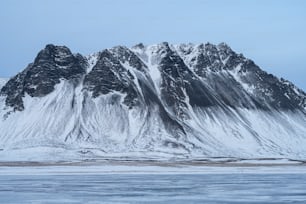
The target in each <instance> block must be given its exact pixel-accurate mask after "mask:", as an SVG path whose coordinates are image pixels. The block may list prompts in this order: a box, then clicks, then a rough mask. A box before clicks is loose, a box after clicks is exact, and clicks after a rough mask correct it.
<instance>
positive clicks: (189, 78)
mask: <svg viewBox="0 0 306 204" xmlns="http://www.w3.org/2000/svg"><path fill="white" fill-rule="evenodd" d="M0 87H1V82H0ZM0 117H1V120H0V129H1V131H2V132H1V135H0V148H3V149H10V148H29V147H41V146H48V147H50V146H51V147H52V148H53V147H57V148H58V147H61V148H69V149H75V150H78V149H86V151H87V150H88V149H98V150H99V151H102V152H104V153H103V154H108V153H116V152H117V153H130V152H139V151H141V152H145V153H148V154H149V153H150V154H158V153H163V154H170V155H176V156H178V155H180V156H188V157H189V156H195V155H197V156H203V155H204V156H238V157H240V156H244V157H253V156H254V157H262V156H271V155H272V156H282V155H287V156H293V157H299V156H301V155H302V156H304V155H305V156H306V150H305V149H304V146H305V145H306V138H305V137H306V136H305V135H306V127H305V122H306V94H305V93H304V92H303V91H302V90H301V89H298V88H297V87H296V86H294V85H293V84H292V83H290V82H288V81H286V80H284V79H278V78H277V77H275V76H273V75H271V74H268V73H267V72H265V71H263V70H262V69H261V68H260V67H258V66H257V65H256V64H255V63H254V62H253V61H252V60H250V59H247V58H246V57H244V56H243V55H242V54H238V53H236V52H235V51H233V50H232V49H231V48H230V47H229V46H228V45H227V44H226V43H220V44H218V45H214V44H211V43H205V44H191V43H188V44H177V45H173V44H169V43H167V42H162V43H159V44H154V45H143V44H142V43H140V44H138V45H135V46H133V47H131V48H128V47H125V46H115V47H113V48H109V49H105V50H102V51H100V52H97V53H94V54H91V55H89V56H82V55H80V54H73V53H72V52H71V51H70V50H69V48H67V47H65V46H55V45H51V44H50V45H47V46H46V47H45V48H44V49H43V50H41V51H40V52H39V53H38V55H37V57H36V58H35V60H34V62H33V63H31V64H29V65H28V67H27V68H26V69H24V70H23V71H22V72H20V73H18V74H17V75H16V76H14V77H12V78H11V79H10V80H8V81H7V82H6V83H5V85H3V87H2V88H1V91H0ZM297 144H298V145H297ZM88 151H89V152H91V153H92V154H94V153H93V152H92V151H91V150H88ZM77 154H78V153H77Z"/></svg>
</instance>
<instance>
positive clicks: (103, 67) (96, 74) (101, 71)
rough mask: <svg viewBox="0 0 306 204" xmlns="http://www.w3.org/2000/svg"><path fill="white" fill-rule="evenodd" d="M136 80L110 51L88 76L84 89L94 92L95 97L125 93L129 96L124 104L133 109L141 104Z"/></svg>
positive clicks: (102, 55)
mask: <svg viewBox="0 0 306 204" xmlns="http://www.w3.org/2000/svg"><path fill="white" fill-rule="evenodd" d="M134 79H135V78H134V76H133V75H132V74H131V72H130V71H129V70H127V69H125V68H124V67H123V66H122V65H121V63H120V62H119V60H118V59H117V58H116V57H115V56H114V55H113V54H112V53H111V52H110V51H109V50H104V51H103V52H101V53H100V55H99V58H98V61H97V63H96V65H95V66H94V67H93V69H92V71H91V72H89V73H88V74H87V75H86V77H85V80H84V87H85V88H86V89H88V90H90V91H92V95H93V97H98V96H99V95H101V94H104V95H105V94H108V93H111V92H114V91H118V92H121V93H125V94H127V96H126V97H125V98H124V103H125V104H126V105H127V106H129V107H132V106H134V105H135V104H137V103H138V102H139V101H138V98H137V95H138V91H137V89H136V85H135V83H134Z"/></svg>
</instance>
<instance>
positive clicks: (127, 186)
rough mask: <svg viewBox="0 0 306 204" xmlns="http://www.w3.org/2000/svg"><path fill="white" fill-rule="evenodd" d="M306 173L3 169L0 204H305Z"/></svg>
mask: <svg viewBox="0 0 306 204" xmlns="http://www.w3.org/2000/svg"><path fill="white" fill-rule="evenodd" d="M305 181H306V167H305V166H304V165H295V166H290V165H283V166H259V167H256V166H219V167H217V166H214V167H212V166H188V165H178V166H167V165H153V166H152V165H143V164H141V165H137V164H136V163H132V164H129V165H123V164H122V165H86V166H83V165H82V164H78V165H72V166H71V165H64V166H23V167H22V166H18V167H5V166H2V167H0V203H6V204H9V203H16V204H17V203H18V204H19V203H35V204H38V203H74V204H76V203H92V204H97V203H232V204H233V203H265V204H269V203H305V202H306V191H305V189H306V182H305Z"/></svg>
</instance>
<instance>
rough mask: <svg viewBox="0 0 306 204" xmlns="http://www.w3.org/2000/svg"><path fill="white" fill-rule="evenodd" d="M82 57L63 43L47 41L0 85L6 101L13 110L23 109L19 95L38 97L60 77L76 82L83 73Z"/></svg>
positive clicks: (45, 93)
mask: <svg viewBox="0 0 306 204" xmlns="http://www.w3.org/2000/svg"><path fill="white" fill-rule="evenodd" d="M85 68H86V61H85V59H84V58H83V57H82V56H81V55H79V54H77V55H73V54H72V53H71V51H70V50H69V49H68V48H67V47H65V46H54V45H51V44H50V45H47V46H46V47H45V49H43V50H42V51H40V52H39V53H38V55H37V57H36V58H35V60H34V63H32V64H29V65H28V67H27V68H26V69H25V70H24V71H22V72H21V73H19V74H17V75H16V76H15V77H13V78H11V79H10V80H9V81H8V82H7V84H6V85H5V86H4V87H3V88H2V89H1V94H2V95H6V96H7V98H6V105H8V106H11V107H14V109H15V110H23V108H24V106H23V101H22V97H24V96H25V94H29V95H30V96H32V97H42V96H45V95H47V94H49V93H51V92H52V91H53V90H54V87H55V85H56V84H58V83H60V80H61V79H66V80H71V81H72V82H74V83H76V82H77V81H78V79H80V78H81V76H82V75H83V74H84V73H85Z"/></svg>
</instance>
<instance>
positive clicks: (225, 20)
mask: <svg viewBox="0 0 306 204" xmlns="http://www.w3.org/2000/svg"><path fill="white" fill-rule="evenodd" d="M0 26H1V27H0V56H1V58H0V59H1V60H0V77H12V76H14V75H15V74H17V73H18V72H19V71H21V70H23V69H24V68H25V67H26V66H27V64H29V63H31V62H32V61H33V60H34V58H35V57H36V55H37V53H38V52H39V51H40V50H41V49H43V48H44V47H45V45H46V44H50V43H52V44H56V45H66V46H68V47H69V48H70V49H71V50H72V52H74V53H77V52H79V53H81V54H83V55H87V54H90V53H93V52H97V51H100V50H103V49H105V48H110V47H113V46H116V45H125V46H128V47H130V46H133V45H135V44H137V43H139V42H142V43H144V44H154V43H160V42H164V41H167V42H169V43H174V44H177V43H189V42H191V43H206V42H211V43H214V44H218V43H220V42H226V43H227V44H228V45H230V47H231V48H232V49H233V50H234V51H236V52H238V53H243V54H244V56H246V57H247V58H250V59H252V60H254V61H255V63H256V64H257V65H259V66H260V67H261V68H262V69H263V70H265V71H268V72H269V73H272V74H274V75H276V76H278V77H283V78H285V79H288V80H290V81H292V82H293V83H295V84H296V85H297V86H298V87H300V88H302V89H304V90H306V1H305V0H286V1H285V0H210V1H208V0H151V1H149V0H27V1H23V0H1V1H0Z"/></svg>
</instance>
